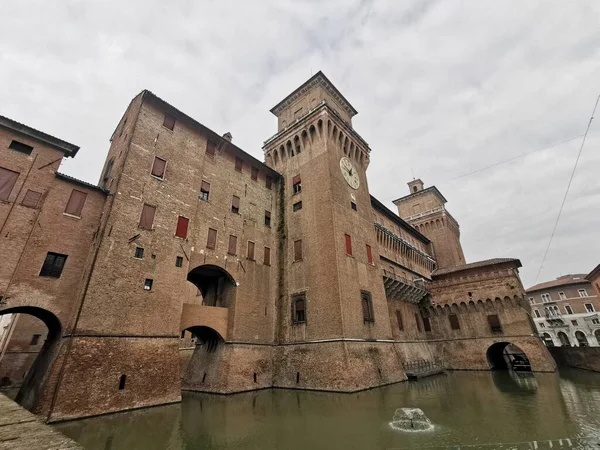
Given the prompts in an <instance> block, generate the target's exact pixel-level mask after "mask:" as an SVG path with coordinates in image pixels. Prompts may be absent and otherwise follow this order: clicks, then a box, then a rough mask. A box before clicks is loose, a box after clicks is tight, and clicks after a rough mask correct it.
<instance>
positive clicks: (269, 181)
mask: <svg viewBox="0 0 600 450" xmlns="http://www.w3.org/2000/svg"><path fill="white" fill-rule="evenodd" d="M272 184H273V178H272V177H270V176H268V175H267V180H266V181H265V187H266V188H267V189H271V186H272Z"/></svg>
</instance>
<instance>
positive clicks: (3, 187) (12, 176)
mask: <svg viewBox="0 0 600 450" xmlns="http://www.w3.org/2000/svg"><path fill="white" fill-rule="evenodd" d="M19 175H20V174H19V172H13V171H12V170H8V169H3V168H2V167H0V200H3V201H8V197H9V196H10V193H11V192H12V190H13V187H15V183H16V182H17V178H19Z"/></svg>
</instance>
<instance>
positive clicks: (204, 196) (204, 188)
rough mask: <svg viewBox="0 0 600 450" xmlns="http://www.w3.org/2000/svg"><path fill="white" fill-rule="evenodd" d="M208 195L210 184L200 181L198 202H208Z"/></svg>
mask: <svg viewBox="0 0 600 450" xmlns="http://www.w3.org/2000/svg"><path fill="white" fill-rule="evenodd" d="M209 195H210V183H207V182H206V181H204V180H203V181H202V185H201V187H200V200H204V201H205V202H207V201H208V196H209Z"/></svg>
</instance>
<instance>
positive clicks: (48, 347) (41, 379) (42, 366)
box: [0, 306, 62, 410]
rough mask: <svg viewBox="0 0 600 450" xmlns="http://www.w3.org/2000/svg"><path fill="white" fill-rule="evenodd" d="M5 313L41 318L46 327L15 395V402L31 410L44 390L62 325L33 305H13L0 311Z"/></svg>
mask: <svg viewBox="0 0 600 450" xmlns="http://www.w3.org/2000/svg"><path fill="white" fill-rule="evenodd" d="M6 314H11V315H12V314H15V315H17V314H18V315H29V316H33V317H35V318H37V319H39V320H41V321H42V322H43V323H44V324H45V325H46V327H47V328H48V333H47V335H46V339H45V341H44V343H43V345H42V347H41V349H40V350H39V352H38V354H37V357H36V358H35V361H34V362H33V364H32V365H31V368H30V369H29V370H28V371H27V373H26V375H25V377H24V379H23V382H22V384H21V386H20V388H19V392H18V393H17V395H16V397H15V401H16V402H17V403H19V404H20V405H21V406H23V407H24V408H26V409H29V410H31V409H34V408H35V407H36V406H37V405H38V402H39V400H40V396H41V394H42V392H43V390H44V383H45V379H46V374H47V372H48V369H49V368H50V365H51V364H52V361H53V360H54V357H55V356H56V355H57V353H58V349H59V347H60V340H61V334H62V325H61V323H60V320H58V317H56V316H55V315H54V314H53V313H51V312H50V311H48V310H46V309H43V308H38V307H33V306H21V307H14V308H8V309H5V310H2V311H0V315H6ZM17 326H18V325H17ZM9 339H10V338H9ZM6 345H10V340H8V342H7V343H6ZM0 364H2V361H0Z"/></svg>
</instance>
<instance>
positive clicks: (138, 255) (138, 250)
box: [133, 247, 144, 259]
mask: <svg viewBox="0 0 600 450" xmlns="http://www.w3.org/2000/svg"><path fill="white" fill-rule="evenodd" d="M133 257H134V258H137V259H142V258H143V257H144V249H143V248H142V247H136V248H135V254H134V256H133Z"/></svg>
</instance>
